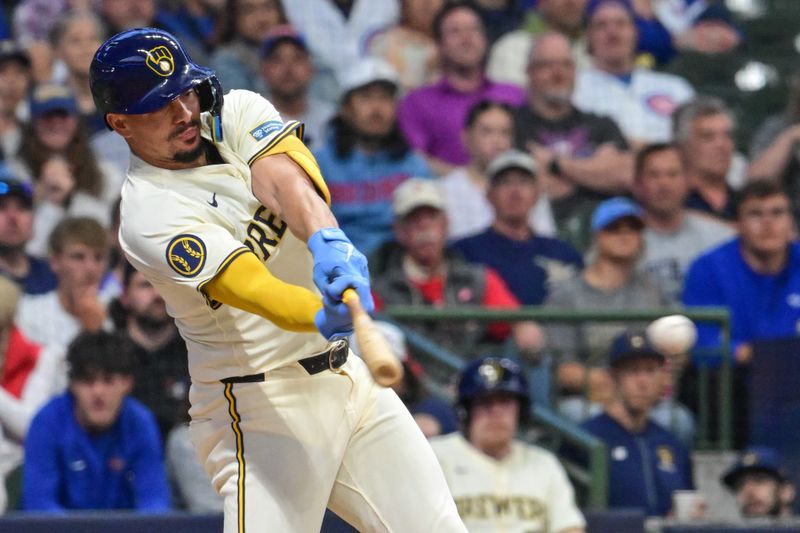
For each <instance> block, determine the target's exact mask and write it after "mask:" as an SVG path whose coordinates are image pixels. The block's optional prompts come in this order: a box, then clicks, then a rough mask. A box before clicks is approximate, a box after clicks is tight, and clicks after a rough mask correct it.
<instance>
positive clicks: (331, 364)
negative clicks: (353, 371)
mask: <svg viewBox="0 0 800 533" xmlns="http://www.w3.org/2000/svg"><path fill="white" fill-rule="evenodd" d="M347 345H348V342H347V339H339V340H337V341H336V343H335V344H334V346H332V347H331V349H330V350H328V368H329V369H330V370H331V372H336V373H337V374H341V372H342V371H341V368H342V367H343V366H344V364H345V363H346V362H347V355H346V354H345V357H344V361H342V362H341V363H340V364H339V366H335V364H336V363H338V362H339V360H338V359H337V360H334V358H335V357H336V356H337V354H338V353H339V350H341V349H342V348H344V349H345V350H347Z"/></svg>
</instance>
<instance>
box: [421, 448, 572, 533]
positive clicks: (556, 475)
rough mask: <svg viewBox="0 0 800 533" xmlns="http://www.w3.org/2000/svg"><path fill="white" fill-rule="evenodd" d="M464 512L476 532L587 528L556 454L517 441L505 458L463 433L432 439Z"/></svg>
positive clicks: (551, 531)
mask: <svg viewBox="0 0 800 533" xmlns="http://www.w3.org/2000/svg"><path fill="white" fill-rule="evenodd" d="M430 442H431V446H432V447H433V451H434V453H435V454H436V457H437V458H438V459H439V463H440V464H441V465H442V470H443V471H444V476H445V478H446V479H447V484H448V485H449V486H450V492H451V493H452V494H453V498H454V499H455V501H456V507H457V508H458V514H459V515H460V516H461V519H462V520H463V521H464V525H466V526H467V529H468V530H469V531H470V533H501V532H502V533H558V532H559V531H564V530H567V529H571V528H583V527H585V524H586V523H585V521H584V519H583V515H581V512H580V511H579V510H578V508H577V507H576V506H575V497H574V491H573V489H572V485H571V484H570V482H569V480H568V479H567V475H566V473H565V472H564V469H563V467H562V466H561V464H560V463H559V462H558V459H556V457H555V456H554V455H553V454H552V453H550V452H548V451H547V450H544V449H542V448H539V447H537V446H531V445H528V444H525V443H523V442H519V441H514V442H513V443H512V445H511V452H510V453H509V454H508V456H507V457H505V458H504V459H503V460H501V461H497V460H495V459H494V458H492V457H489V456H488V455H486V454H484V453H483V452H481V451H479V450H478V449H476V448H475V447H474V446H472V445H471V444H470V443H469V442H468V441H467V440H466V439H465V438H464V437H463V436H462V435H461V434H459V433H452V434H450V435H445V436H442V437H435V438H433V439H431V441H430Z"/></svg>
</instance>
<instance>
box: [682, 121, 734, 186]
mask: <svg viewBox="0 0 800 533" xmlns="http://www.w3.org/2000/svg"><path fill="white" fill-rule="evenodd" d="M734 148H735V146H734V142H733V122H731V119H730V118H728V116H727V115H724V114H721V113H720V114H716V115H709V116H705V117H698V118H696V119H694V120H693V121H692V124H691V127H690V129H689V138H688V139H687V140H686V142H685V143H684V150H685V152H686V161H687V162H691V165H692V167H693V168H694V169H695V171H696V172H698V173H700V174H704V175H709V176H714V177H716V178H718V179H724V178H725V175H726V174H727V173H728V169H729V168H730V166H731V160H732V159H733V152H734Z"/></svg>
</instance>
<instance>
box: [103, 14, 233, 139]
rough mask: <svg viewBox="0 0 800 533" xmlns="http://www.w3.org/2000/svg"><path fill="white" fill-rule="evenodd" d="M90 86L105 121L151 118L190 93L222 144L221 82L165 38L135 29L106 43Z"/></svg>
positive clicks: (172, 39)
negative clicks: (109, 118) (208, 116)
mask: <svg viewBox="0 0 800 533" xmlns="http://www.w3.org/2000/svg"><path fill="white" fill-rule="evenodd" d="M89 85H90V87H91V90H92V97H93V98H94V103H95V106H97V110H98V111H100V113H102V114H103V116H104V117H105V115H106V113H121V114H127V115H135V114H141V113H151V112H153V111H157V110H158V109H161V108H162V107H164V106H166V105H167V104H169V103H170V102H171V101H173V100H174V99H175V98H177V97H179V96H180V95H181V94H183V93H185V92H186V91H188V90H190V89H194V91H195V92H196V93H197V96H198V99H199V101H200V110H201V111H204V112H209V113H210V114H211V116H212V119H213V124H212V126H213V127H212V131H213V132H214V136H215V138H216V139H217V140H220V139H222V127H221V123H220V115H221V113H222V86H221V85H220V83H219V80H218V79H217V77H216V75H215V74H214V71H213V70H211V69H209V68H205V67H201V66H199V65H197V64H196V63H194V62H193V61H192V59H191V58H190V57H189V54H187V53H186V50H184V49H183V47H182V46H181V44H180V43H179V42H178V40H177V39H176V38H175V37H174V36H173V35H171V34H170V33H168V32H165V31H163V30H159V29H156V28H137V29H133V30H127V31H124V32H122V33H119V34H117V35H114V36H113V37H111V38H110V39H108V40H107V41H106V42H105V43H103V45H102V46H100V48H98V50H97V52H96V53H95V55H94V58H93V59H92V64H91V67H90V69H89Z"/></svg>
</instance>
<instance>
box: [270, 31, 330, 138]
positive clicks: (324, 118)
mask: <svg viewBox="0 0 800 533" xmlns="http://www.w3.org/2000/svg"><path fill="white" fill-rule="evenodd" d="M313 77H314V65H313V63H312V62H311V54H310V53H309V51H308V47H307V46H306V42H305V40H304V39H303V37H301V36H300V35H299V34H298V33H296V32H295V31H294V30H293V29H292V28H291V26H279V27H277V28H274V29H273V30H272V32H271V33H270V35H269V36H268V37H267V38H266V40H265V41H264V43H263V44H262V45H261V78H262V79H263V80H264V84H265V85H266V87H267V92H268V94H267V95H266V97H267V98H268V99H269V101H270V102H272V105H274V106H275V109H277V110H278V113H280V114H281V118H283V120H296V121H298V122H302V123H303V126H304V131H303V142H305V144H306V145H307V146H308V147H310V148H312V149H317V148H319V147H321V146H322V144H323V143H324V142H325V134H324V132H325V128H326V126H327V124H328V121H329V120H330V119H331V117H332V116H333V114H334V113H335V109H334V108H333V106H332V105H331V104H330V103H328V102H326V101H324V100H320V99H319V98H315V97H314V96H312V95H310V94H309V91H308V88H309V85H310V84H311V79H312V78H313Z"/></svg>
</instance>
